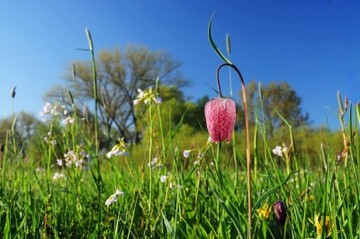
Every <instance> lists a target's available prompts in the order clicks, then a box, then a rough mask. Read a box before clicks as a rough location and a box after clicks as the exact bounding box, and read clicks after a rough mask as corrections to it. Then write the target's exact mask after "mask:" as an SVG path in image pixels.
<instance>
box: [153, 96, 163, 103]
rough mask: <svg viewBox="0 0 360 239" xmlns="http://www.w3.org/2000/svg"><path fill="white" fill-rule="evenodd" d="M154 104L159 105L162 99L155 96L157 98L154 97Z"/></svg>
mask: <svg viewBox="0 0 360 239" xmlns="http://www.w3.org/2000/svg"><path fill="white" fill-rule="evenodd" d="M154 102H155V104H161V103H162V98H161V97H160V96H157V97H155V99H154Z"/></svg>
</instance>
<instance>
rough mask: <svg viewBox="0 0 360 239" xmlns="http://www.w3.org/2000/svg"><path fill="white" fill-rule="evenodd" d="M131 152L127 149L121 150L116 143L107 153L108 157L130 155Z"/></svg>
mask: <svg viewBox="0 0 360 239" xmlns="http://www.w3.org/2000/svg"><path fill="white" fill-rule="evenodd" d="M128 155H129V153H128V152H126V151H125V150H121V149H120V148H119V147H118V145H115V146H114V147H113V148H112V149H111V151H109V152H108V153H107V154H106V157H108V158H111V157H112V156H128Z"/></svg>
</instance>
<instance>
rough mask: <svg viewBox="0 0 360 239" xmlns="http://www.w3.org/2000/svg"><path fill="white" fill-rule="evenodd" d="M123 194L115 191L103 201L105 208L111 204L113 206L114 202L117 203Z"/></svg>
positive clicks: (117, 190)
mask: <svg viewBox="0 0 360 239" xmlns="http://www.w3.org/2000/svg"><path fill="white" fill-rule="evenodd" d="M123 195H124V192H122V191H120V190H119V189H116V192H115V193H114V194H112V195H110V197H109V198H108V199H106V201H105V205H106V206H110V205H111V204H113V203H114V202H116V201H117V199H118V197H119V196H123Z"/></svg>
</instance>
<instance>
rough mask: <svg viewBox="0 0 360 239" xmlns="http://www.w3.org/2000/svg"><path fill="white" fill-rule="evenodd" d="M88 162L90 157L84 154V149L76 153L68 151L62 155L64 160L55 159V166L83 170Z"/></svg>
mask: <svg viewBox="0 0 360 239" xmlns="http://www.w3.org/2000/svg"><path fill="white" fill-rule="evenodd" d="M89 161H90V155H89V154H87V153H86V152H85V150H84V149H82V148H81V149H80V150H79V151H78V152H76V151H74V150H70V151H69V152H67V153H65V154H64V159H57V160H56V162H57V165H59V166H60V167H62V166H66V167H76V168H81V169H85V168H86V164H87V163H88V162H89Z"/></svg>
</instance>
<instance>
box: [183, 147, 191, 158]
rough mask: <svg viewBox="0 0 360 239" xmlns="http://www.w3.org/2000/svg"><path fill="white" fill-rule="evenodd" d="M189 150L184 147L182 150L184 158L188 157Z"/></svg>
mask: <svg viewBox="0 0 360 239" xmlns="http://www.w3.org/2000/svg"><path fill="white" fill-rule="evenodd" d="M190 152H191V150H189V149H185V150H184V152H183V156H184V157H185V158H188V157H189V155H190Z"/></svg>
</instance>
